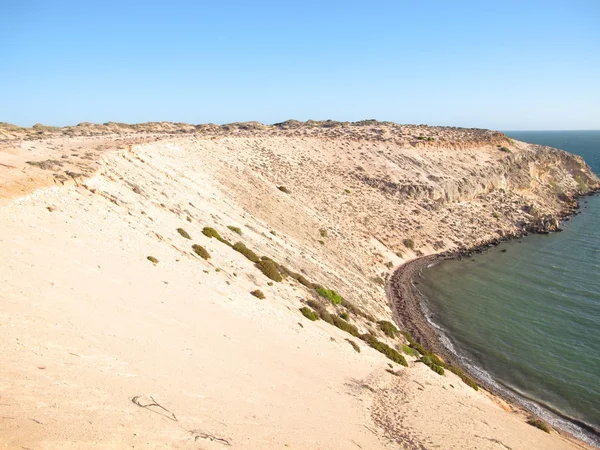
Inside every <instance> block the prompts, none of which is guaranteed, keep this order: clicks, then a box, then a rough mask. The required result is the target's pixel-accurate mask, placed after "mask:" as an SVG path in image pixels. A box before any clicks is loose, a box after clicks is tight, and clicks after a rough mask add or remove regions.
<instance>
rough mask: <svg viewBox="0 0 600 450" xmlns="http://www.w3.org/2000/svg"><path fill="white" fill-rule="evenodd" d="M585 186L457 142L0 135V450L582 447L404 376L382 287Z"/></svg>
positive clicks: (506, 142)
mask: <svg viewBox="0 0 600 450" xmlns="http://www.w3.org/2000/svg"><path fill="white" fill-rule="evenodd" d="M599 186H600V184H599V180H598V179H597V177H596V176H595V175H593V173H592V172H591V171H590V170H589V168H588V167H587V166H586V165H585V163H584V162H583V160H582V159H581V158H579V157H576V156H573V155H569V154H567V153H565V152H562V151H560V150H556V149H551V148H547V147H541V146H536V145H530V144H525V143H522V142H518V141H513V140H510V139H508V138H507V137H506V136H504V135H503V134H502V133H499V132H494V131H487V130H478V129H462V128H443V127H428V126H425V125H420V126H417V125H397V124H393V123H381V122H375V121H363V122H356V123H338V122H329V121H327V122H311V121H309V122H297V121H288V122H284V123H282V124H276V125H271V126H267V125H262V124H259V123H255V122H252V123H241V124H229V125H223V126H217V125H197V126H194V125H187V124H172V123H150V124H140V125H125V124H117V123H108V124H105V125H94V124H80V125H78V126H74V127H65V128H54V127H45V126H42V125H36V126H34V127H33V128H21V127H16V126H12V125H8V124H0V248H2V255H3V258H2V262H0V301H1V302H2V306H1V307H0V333H1V335H0V345H1V351H2V364H1V365H0V448H16V449H22V448H25V449H36V450H37V449H59V448H60V449H65V448H66V449H68V448H72V449H86V448H115V449H117V448H119V449H120V448H134V447H135V448H157V449H158V448H190V449H219V448H226V447H232V448H239V449H262V448H264V449H267V448H269V449H272V448H292V449H294V448H295V449H308V448H311V449H313V448H314V449H352V448H358V449H360V448H362V449H378V448H381V449H398V448H402V449H436V448H437V449H475V448H477V449H511V450H517V449H537V448H539V449H577V448H587V447H586V446H585V445H584V444H582V443H579V442H577V441H575V440H573V439H571V438H570V437H569V436H566V435H564V434H563V433H560V432H558V431H556V430H551V432H550V433H545V432H543V431H541V430H540V429H538V428H535V427H533V426H531V425H529V424H528V423H527V419H528V418H529V417H528V416H527V415H526V414H524V413H522V412H518V411H513V408H512V407H511V406H510V405H508V404H506V403H504V402H503V401H502V400H500V399H498V398H496V397H494V396H492V395H490V394H489V393H487V392H485V390H483V389H479V390H478V391H476V390H474V389H472V388H471V387H470V386H468V385H467V384H465V383H463V382H462V381H461V379H460V378H459V377H458V376H457V375H455V374H454V373H452V371H451V370H446V371H445V373H444V374H443V375H439V374H438V373H436V372H434V371H433V370H430V368H429V367H427V365H425V364H423V363H422V362H418V361H417V360H418V359H419V358H420V356H419V355H418V352H417V351H416V350H415V349H414V348H410V347H408V346H407V344H410V342H409V341H407V339H406V338H405V337H404V336H403V335H401V334H399V333H396V331H395V330H394V329H391V330H390V327H389V323H388V322H391V321H393V320H394V318H395V315H394V314H393V311H392V309H391V308H390V304H389V299H388V296H387V293H386V283H387V280H388V278H389V276H390V274H391V273H393V272H394V270H395V269H396V268H398V267H399V266H400V265H402V264H403V263H405V262H407V261H410V260H413V259H415V258H417V257H419V256H422V255H429V254H434V253H440V252H450V251H457V250H460V249H466V248H471V247H473V246H477V245H481V244H483V243H486V242H490V241H494V240H497V239H503V238H507V237H511V236H516V235H520V234H522V233H523V232H525V231H528V230H529V231H553V230H556V229H557V228H558V227H559V225H560V224H559V219H560V218H561V217H563V216H564V215H566V214H568V213H570V212H572V210H573V208H574V207H575V206H576V201H575V200H574V198H575V197H576V196H577V195H581V194H585V193H587V192H589V191H591V190H594V189H597V188H598V187H599ZM238 242H241V243H243V244H244V245H240V244H237V243H238ZM244 246H245V247H244ZM258 257H263V258H262V259H261V261H260V262H258V263H256V261H258ZM256 291H260V292H256ZM333 291H335V292H333ZM252 292H254V294H251V293H252ZM319 292H320V293H319ZM260 294H262V295H264V298H262V299H261V298H259V297H261V295H260ZM338 294H339V295H338ZM342 297H343V300H342ZM300 308H307V309H305V313H306V315H307V316H309V317H310V316H311V315H312V314H316V315H320V317H321V319H320V320H316V321H312V320H310V319H309V317H305V316H304V315H303V314H302V313H301V312H300V311H299V309H300ZM315 311H316V312H315ZM332 316H333V318H332ZM313 318H316V317H313ZM381 321H385V322H381ZM396 325H398V326H400V327H401V328H404V327H403V325H404V324H401V323H397V324H396ZM412 347H414V346H412ZM387 349H391V350H393V352H391V351H390V350H387ZM377 350H379V351H377ZM382 353H384V354H382ZM386 353H387V356H388V357H387V358H386V355H385V354H386ZM400 354H402V357H403V358H404V360H405V361H406V363H407V366H404V365H403V361H401V360H400V359H399V358H398V356H396V355H400Z"/></svg>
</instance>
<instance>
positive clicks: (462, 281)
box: [420, 131, 600, 447]
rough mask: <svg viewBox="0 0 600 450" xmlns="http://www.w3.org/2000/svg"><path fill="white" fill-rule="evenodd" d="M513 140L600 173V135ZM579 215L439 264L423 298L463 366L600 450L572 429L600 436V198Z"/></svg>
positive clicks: (523, 135) (526, 135) (588, 201)
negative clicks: (565, 154) (545, 231)
mask: <svg viewBox="0 0 600 450" xmlns="http://www.w3.org/2000/svg"><path fill="white" fill-rule="evenodd" d="M506 134H508V135H509V136H511V137H514V138H515V139H518V140H522V141H527V142H533V143H538V144H544V145H550V146H552V147H558V148H562V149H564V150H567V151H570V152H571V153H576V154H579V155H581V156H583V157H584V159H585V160H586V161H587V162H588V164H590V166H591V167H592V168H593V169H594V171H595V172H596V173H600V131H568V132H507V133H506ZM581 206H582V208H581V214H580V215H578V216H576V217H574V218H572V219H571V220H570V221H566V222H564V223H563V229H564V232H562V233H555V234H550V235H535V236H529V237H526V238H524V239H521V240H520V242H517V241H515V242H510V243H506V244H503V245H501V246H499V247H497V248H495V249H494V250H492V251H490V252H487V253H485V254H482V255H476V256H474V257H473V258H469V259H464V260H462V261H448V262H444V263H441V264H438V265H436V266H434V267H432V268H430V269H429V270H427V271H426V273H425V275H424V277H425V280H424V282H423V283H421V285H420V290H421V292H422V293H423V294H424V296H425V307H426V309H427V310H428V311H429V315H430V317H431V320H432V322H433V323H435V324H436V325H437V326H439V327H440V328H441V330H442V332H443V334H444V338H443V341H444V342H445V344H446V345H447V346H448V347H450V348H451V349H452V350H453V351H455V352H456V353H457V354H458V355H459V356H460V358H461V359H462V362H463V364H467V365H470V366H471V369H472V370H474V371H476V372H477V373H478V375H479V376H481V377H484V378H486V379H488V381H489V382H491V383H494V384H495V385H496V386H497V387H499V388H501V389H503V390H504V391H505V392H508V393H509V394H510V395H515V397H516V398H518V399H520V401H521V402H522V403H524V404H525V405H526V406H527V407H529V408H530V409H532V410H534V411H535V412H536V413H537V414H539V415H541V416H542V417H543V418H545V419H546V420H548V421H549V422H550V423H552V424H554V425H555V426H558V427H559V428H563V429H567V430H568V431H571V432H572V433H574V434H576V435H579V436H580V437H582V438H584V439H585V440H587V441H588V442H590V443H593V444H595V445H596V446H599V447H600V439H598V435H597V434H594V433H587V434H586V433H585V432H584V431H582V428H581V427H578V426H576V425H574V424H573V421H567V420H564V417H569V418H572V419H575V421H581V422H583V423H585V424H587V425H590V426H591V427H593V428H595V429H600V226H599V225H600V197H599V196H595V197H585V198H582V199H581ZM502 250H506V252H502ZM550 411H554V412H555V413H557V414H552V413H551V412H550Z"/></svg>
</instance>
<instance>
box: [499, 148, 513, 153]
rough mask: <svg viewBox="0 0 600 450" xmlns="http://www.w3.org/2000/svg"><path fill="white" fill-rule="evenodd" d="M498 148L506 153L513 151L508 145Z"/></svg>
mask: <svg viewBox="0 0 600 450" xmlns="http://www.w3.org/2000/svg"><path fill="white" fill-rule="evenodd" d="M498 150H500V151H501V152H504V153H512V152H511V151H510V149H509V148H508V147H499V148H498Z"/></svg>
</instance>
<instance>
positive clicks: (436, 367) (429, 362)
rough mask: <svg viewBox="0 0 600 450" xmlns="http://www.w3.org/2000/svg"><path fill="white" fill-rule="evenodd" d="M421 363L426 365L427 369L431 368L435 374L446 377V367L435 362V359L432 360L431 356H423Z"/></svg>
mask: <svg viewBox="0 0 600 450" xmlns="http://www.w3.org/2000/svg"><path fill="white" fill-rule="evenodd" d="M438 361H439V360H438ZM419 362H422V363H423V364H425V365H426V366H427V367H429V368H430V369H431V370H433V371H434V372H435V373H437V374H439V375H444V367H443V366H442V365H439V364H436V363H435V362H434V360H433V358H431V356H429V355H427V356H423V357H422V358H421V359H420V360H419Z"/></svg>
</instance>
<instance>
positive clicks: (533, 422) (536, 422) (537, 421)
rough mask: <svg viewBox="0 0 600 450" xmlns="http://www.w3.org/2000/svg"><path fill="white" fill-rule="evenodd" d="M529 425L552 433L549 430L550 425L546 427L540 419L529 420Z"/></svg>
mask: <svg viewBox="0 0 600 450" xmlns="http://www.w3.org/2000/svg"><path fill="white" fill-rule="evenodd" d="M527 423H528V424H529V425H531V426H534V427H536V428H539V429H540V430H542V431H545V432H546V433H550V428H548V425H546V423H544V422H543V421H541V420H540V419H533V418H532V419H529V420H528V421H527Z"/></svg>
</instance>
